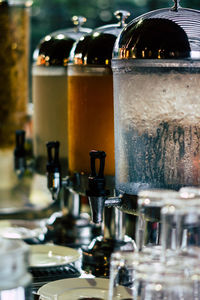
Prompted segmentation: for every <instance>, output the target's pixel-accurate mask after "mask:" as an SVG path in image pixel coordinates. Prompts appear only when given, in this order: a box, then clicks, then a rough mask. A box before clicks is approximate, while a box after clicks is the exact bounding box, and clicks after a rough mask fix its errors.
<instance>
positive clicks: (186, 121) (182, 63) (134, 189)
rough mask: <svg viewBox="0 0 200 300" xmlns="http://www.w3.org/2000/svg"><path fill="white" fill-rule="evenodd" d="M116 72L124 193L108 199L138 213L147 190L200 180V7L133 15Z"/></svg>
mask: <svg viewBox="0 0 200 300" xmlns="http://www.w3.org/2000/svg"><path fill="white" fill-rule="evenodd" d="M112 71H113V80H114V127H115V187H116V190H117V194H118V195H119V196H118V197H117V198H115V199H111V198H110V199H109V198H107V197H104V199H103V202H104V205H110V206H112V205H115V206H118V207H119V208H120V209H122V210H123V211H124V212H127V213H131V214H135V211H136V210H137V195H138V192H139V191H140V190H143V189H152V188H165V189H166V188H167V189H173V190H178V189H179V188H180V187H182V186H189V185H193V186H198V185H199V183H200V176H199V175H200V160H199V158H200V144H199V134H200V126H199V116H200V105H199V100H200V84H199V83H200V11H198V10H193V9H187V8H182V7H181V6H180V4H179V1H174V6H173V7H171V8H164V9H159V10H155V11H151V12H148V13H146V14H144V15H142V16H139V17H137V18H136V19H133V20H132V21H131V22H130V23H129V24H128V25H126V26H125V27H124V29H123V30H122V32H121V33H120V35H119V36H118V38H117V41H116V43H115V47H114V51H113V59H112ZM100 201H102V200H100ZM91 204H92V205H91V207H92V210H93V211H95V210H96V208H97V205H96V203H95V201H93V202H92V203H91Z"/></svg>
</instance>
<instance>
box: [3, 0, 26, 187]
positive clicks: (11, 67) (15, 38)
mask: <svg viewBox="0 0 200 300" xmlns="http://www.w3.org/2000/svg"><path fill="white" fill-rule="evenodd" d="M29 6H30V1H25V0H24V1H16V2H15V1H1V2H0V32H1V35H0V69H1V72H0V107H1V109H0V120H1V123H0V189H8V188H11V187H13V186H14V185H15V183H16V177H15V175H14V172H13V170H14V164H13V163H14V160H13V151H14V147H15V131H16V130H18V129H24V128H25V122H26V117H27V103H28V56H29V9H28V7H29Z"/></svg>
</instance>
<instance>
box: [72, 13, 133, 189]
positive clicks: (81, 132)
mask: <svg viewBox="0 0 200 300" xmlns="http://www.w3.org/2000/svg"><path fill="white" fill-rule="evenodd" d="M115 15H116V17H117V18H118V19H119V23H117V24H112V25H106V26H102V27H99V28H97V29H95V30H93V31H92V33H91V34H89V35H86V36H85V37H83V38H81V39H80V40H79V41H78V42H77V43H76V44H75V45H74V47H73V48H72V51H71V55H70V60H71V63H70V64H69V66H68V133H69V135H68V142H69V171H70V174H71V175H72V176H73V175H74V174H76V175H80V176H79V178H81V179H79V181H80V182H83V186H81V185H82V184H80V186H78V188H77V189H76V187H75V190H76V191H78V192H80V191H81V192H83V191H86V186H87V181H88V174H90V172H91V170H90V157H89V152H90V151H91V150H94V149H95V150H104V151H105V152H106V156H107V158H106V165H105V175H106V176H107V178H108V177H109V178H113V176H114V172H115V171H114V112H113V76H112V69H111V66H110V63H111V58H112V51H113V47H114V43H115V40H116V37H117V35H118V34H119V33H120V31H121V30H122V28H123V27H124V21H125V19H126V18H127V17H128V16H129V13H127V12H126V11H117V12H116V13H115ZM84 176H85V180H84ZM111 181H112V179H111Z"/></svg>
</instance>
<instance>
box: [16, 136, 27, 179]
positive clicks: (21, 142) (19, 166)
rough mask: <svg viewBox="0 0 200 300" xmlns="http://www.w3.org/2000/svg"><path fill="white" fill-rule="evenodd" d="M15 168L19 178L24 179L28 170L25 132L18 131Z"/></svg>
mask: <svg viewBox="0 0 200 300" xmlns="http://www.w3.org/2000/svg"><path fill="white" fill-rule="evenodd" d="M14 168H15V171H16V174H17V176H18V178H22V177H23V175H24V173H25V170H26V168H27V166H26V151H25V131H24V130H17V131H16V147H15V150H14Z"/></svg>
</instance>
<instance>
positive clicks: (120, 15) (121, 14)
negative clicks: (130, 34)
mask: <svg viewBox="0 0 200 300" xmlns="http://www.w3.org/2000/svg"><path fill="white" fill-rule="evenodd" d="M114 15H115V17H116V18H117V19H118V20H119V25H120V27H124V26H125V20H126V19H127V18H128V17H129V16H130V12H129V11H127V10H117V11H115V12H114Z"/></svg>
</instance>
